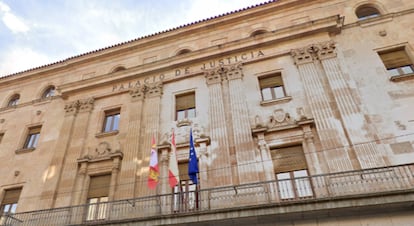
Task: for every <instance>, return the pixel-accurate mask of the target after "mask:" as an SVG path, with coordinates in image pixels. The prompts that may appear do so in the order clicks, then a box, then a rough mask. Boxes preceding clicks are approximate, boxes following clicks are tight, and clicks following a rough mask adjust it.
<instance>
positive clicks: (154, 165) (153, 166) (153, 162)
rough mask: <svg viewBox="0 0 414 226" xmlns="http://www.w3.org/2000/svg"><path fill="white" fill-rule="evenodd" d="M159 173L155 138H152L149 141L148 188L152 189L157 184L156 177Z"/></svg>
mask: <svg viewBox="0 0 414 226" xmlns="http://www.w3.org/2000/svg"><path fill="white" fill-rule="evenodd" d="M159 175H160V172H159V170H158V154H157V150H156V145H155V138H154V137H152V141H151V156H150V165H149V174H148V187H149V188H151V189H154V188H156V187H157V184H158V177H159Z"/></svg>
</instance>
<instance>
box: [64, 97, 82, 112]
mask: <svg viewBox="0 0 414 226" xmlns="http://www.w3.org/2000/svg"><path fill="white" fill-rule="evenodd" d="M78 107H79V101H78V100H76V101H72V102H70V103H68V104H66V105H65V112H66V115H74V114H76V113H77V112H78Z"/></svg>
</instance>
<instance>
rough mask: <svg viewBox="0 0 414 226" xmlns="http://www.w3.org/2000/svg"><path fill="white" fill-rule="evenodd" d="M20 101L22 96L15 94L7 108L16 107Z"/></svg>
mask: <svg viewBox="0 0 414 226" xmlns="http://www.w3.org/2000/svg"><path fill="white" fill-rule="evenodd" d="M19 101H20V94H18V93H16V94H13V95H12V96H11V97H10V99H9V101H8V102H7V107H16V106H17V105H18V104H19Z"/></svg>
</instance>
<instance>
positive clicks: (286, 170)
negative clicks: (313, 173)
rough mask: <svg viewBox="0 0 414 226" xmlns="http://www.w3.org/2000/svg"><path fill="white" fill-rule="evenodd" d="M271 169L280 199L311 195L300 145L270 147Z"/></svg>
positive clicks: (309, 181) (300, 197)
mask: <svg viewBox="0 0 414 226" xmlns="http://www.w3.org/2000/svg"><path fill="white" fill-rule="evenodd" d="M270 153H271V156H272V162H273V169H274V172H275V177H276V180H277V185H278V191H279V198H280V199H281V200H292V199H304V198H309V197H313V189H312V183H311V180H310V178H309V173H308V170H307V165H306V159H305V155H304V153H303V149H302V145H294V146H288V147H280V148H273V149H271V152H270Z"/></svg>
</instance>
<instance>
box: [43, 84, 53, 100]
mask: <svg viewBox="0 0 414 226" xmlns="http://www.w3.org/2000/svg"><path fill="white" fill-rule="evenodd" d="M55 90H56V89H55V87H54V86H49V87H48V88H47V89H46V90H45V92H43V94H42V98H48V97H52V96H54V95H55Z"/></svg>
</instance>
